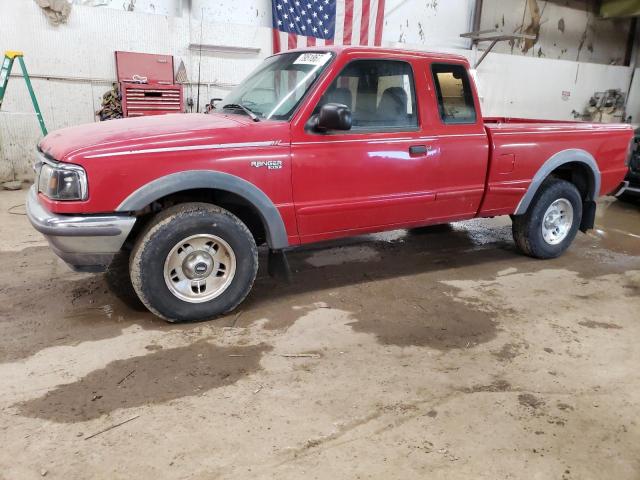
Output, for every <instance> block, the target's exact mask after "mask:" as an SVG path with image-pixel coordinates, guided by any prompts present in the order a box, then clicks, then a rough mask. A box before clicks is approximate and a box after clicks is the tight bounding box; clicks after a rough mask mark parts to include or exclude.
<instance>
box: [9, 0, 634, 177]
mask: <svg viewBox="0 0 640 480" xmlns="http://www.w3.org/2000/svg"><path fill="white" fill-rule="evenodd" d="M77 1H84V0H77ZM88 1H97V2H100V1H102V0H88ZM109 1H110V2H111V4H110V6H109V5H107V6H101V7H89V6H82V5H79V4H75V5H74V7H73V10H72V12H71V15H70V17H69V20H68V23H67V24H63V25H60V26H57V27H53V26H51V25H49V24H48V22H47V21H46V19H45V17H44V15H43V14H42V12H41V11H40V9H39V8H38V7H37V6H36V4H35V2H33V1H32V0H20V1H15V2H14V1H11V2H9V1H7V0H0V19H2V20H1V22H2V28H0V49H18V50H23V51H24V52H25V60H26V62H27V66H28V68H29V71H30V73H31V74H32V75H35V76H36V77H37V76H49V77H64V78H62V79H60V78H57V79H51V78H50V79H42V78H35V79H34V80H33V84H34V88H35V90H36V93H37V95H38V99H39V101H40V105H41V108H42V111H43V115H44V118H45V121H46V123H47V127H48V128H49V129H50V130H54V129H57V128H61V127H65V126H69V125H76V124H79V123H84V122H91V121H94V119H95V117H94V112H95V111H96V110H98V108H99V107H100V99H101V96H102V94H103V93H104V92H105V91H107V90H108V89H109V88H110V82H112V81H114V80H115V61H114V56H113V52H114V50H130V51H140V52H148V53H163V54H172V55H174V57H175V62H176V65H177V64H178V63H179V62H180V60H183V61H184V63H185V65H186V69H187V74H188V77H189V80H190V81H191V82H195V81H196V80H197V67H198V60H199V53H198V52H197V51H193V50H190V49H189V45H190V44H197V43H204V44H214V45H231V46H241V47H252V48H258V49H260V51H259V53H258V54H220V53H217V54H216V53H211V52H206V51H205V52H203V55H202V65H201V83H202V86H201V103H202V104H204V103H205V102H206V101H207V99H209V98H211V97H216V96H224V95H225V94H226V93H227V92H228V91H229V89H230V88H231V87H232V86H233V85H234V84H237V83H238V82H239V81H240V80H241V79H242V78H243V77H244V76H246V75H247V74H248V73H249V71H250V70H251V69H253V68H254V67H255V65H256V64H257V63H258V62H260V61H261V60H262V59H263V58H264V57H265V56H267V55H269V54H270V53H271V31H270V28H269V26H270V21H271V20H270V11H269V8H270V7H269V0H234V1H233V2H230V1H229V0H215V1H213V0H191V5H192V9H191V14H189V10H188V9H186V10H185V5H186V4H187V0H151V1H150V2H145V1H143V0H137V1H136V7H135V9H134V11H133V12H128V11H125V10H123V8H122V5H123V1H122V0H119V1H116V0H109ZM128 1H129V0H126V1H125V3H128ZM485 1H489V0H485ZM509 1H510V2H511V1H513V2H516V3H518V2H519V1H520V0H509ZM151 3H153V4H154V9H151V7H150V4H151ZM229 5H232V6H233V8H231V7H229ZM547 8H549V7H547ZM151 10H153V11H151ZM472 10H473V0H447V1H446V2H444V1H442V0H440V1H435V0H425V1H424V2H423V1H421V0H387V8H386V20H385V28H384V35H383V42H384V44H385V45H389V46H399V47H402V48H411V49H423V50H424V49H430V50H445V51H453V52H457V53H462V54H465V55H467V56H468V57H469V58H470V60H471V61H472V63H473V61H475V59H476V57H477V55H479V53H477V52H474V51H472V50H464V49H465V48H467V47H468V45H467V41H466V40H463V39H461V38H460V37H459V34H460V33H463V32H466V31H469V30H470V29H471V16H472ZM162 12H165V13H166V12H176V13H177V14H176V15H173V14H163V13H162ZM202 14H204V19H205V21H204V24H203V26H204V28H203V29H202V30H203V38H202V42H200V17H201V16H202ZM233 22H237V23H233ZM421 32H422V33H421ZM581 58H582V57H581ZM584 60H586V59H584ZM14 72H15V70H14ZM637 77H638V78H637V79H636V84H635V85H634V92H640V72H639V74H638V76H637ZM629 79H630V69H629V68H627V67H616V66H608V65H602V64H600V65H599V64H594V63H584V62H581V63H577V62H575V61H569V60H554V59H551V58H550V57H549V56H547V57H546V58H545V57H543V58H537V57H530V56H526V57H524V56H520V55H510V54H508V53H492V54H490V55H489V56H488V57H487V59H486V60H485V61H484V63H483V64H482V65H481V66H480V68H479V70H478V80H479V84H480V93H481V97H482V104H483V110H484V113H485V115H496V116H522V117H530V118H535V117H538V118H550V119H558V120H560V119H571V118H572V116H571V111H572V110H574V109H575V110H578V111H581V110H582V109H583V108H584V107H585V106H586V104H587V101H588V100H589V97H590V96H591V95H592V94H593V93H594V92H595V91H601V90H605V89H607V88H622V89H623V90H626V88H627V87H628V82H629ZM563 91H568V92H570V97H569V100H567V101H564V100H562V92H563ZM185 96H186V97H192V98H195V96H196V91H195V86H193V85H192V86H189V87H187V88H186V90H185ZM629 107H630V108H629V114H631V115H633V116H634V118H635V119H637V120H640V95H636V96H635V97H634V98H632V101H631V102H630V105H629ZM2 110H3V111H2V112H0V180H6V179H9V178H12V177H13V176H14V175H17V176H18V177H19V178H29V177H30V176H31V163H32V159H33V148H34V145H35V144H36V142H37V140H38V138H39V136H40V131H39V128H38V124H37V121H36V119H35V117H34V116H33V115H32V114H30V115H22V114H20V115H18V114H10V113H6V111H10V112H31V111H32V107H31V104H30V101H29V97H28V94H27V92H26V88H25V86H24V82H23V81H22V79H20V78H12V79H11V81H10V85H9V89H8V94H7V96H6V99H5V103H4V104H3V108H2Z"/></svg>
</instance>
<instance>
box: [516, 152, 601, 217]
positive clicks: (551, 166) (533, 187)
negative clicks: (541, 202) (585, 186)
mask: <svg viewBox="0 0 640 480" xmlns="http://www.w3.org/2000/svg"><path fill="white" fill-rule="evenodd" d="M566 163H582V164H584V165H586V166H587V167H588V169H589V171H590V172H591V182H590V191H589V193H588V195H587V198H586V200H587V201H589V202H594V201H595V200H596V198H598V196H599V195H600V181H601V180H600V170H599V169H598V164H597V163H596V161H595V159H594V158H593V156H592V155H591V154H590V153H589V152H587V151H585V150H580V149H568V150H562V151H561V152H558V153H556V154H555V155H553V156H551V157H550V158H549V159H548V160H547V161H546V162H544V163H543V164H542V166H541V167H540V169H539V170H538V171H537V172H536V174H535V175H534V177H533V180H532V181H531V184H530V185H529V188H528V189H527V191H526V193H525V194H524V196H523V197H522V199H521V200H520V203H519V204H518V207H517V208H516V211H515V213H514V214H515V215H523V214H524V213H526V211H527V209H528V208H529V205H530V204H531V200H533V197H534V196H535V194H536V192H537V191H538V189H539V188H540V185H542V182H544V181H545V179H546V178H547V177H548V176H549V174H551V172H553V171H554V170H555V169H556V168H558V167H560V166H562V165H564V164H566Z"/></svg>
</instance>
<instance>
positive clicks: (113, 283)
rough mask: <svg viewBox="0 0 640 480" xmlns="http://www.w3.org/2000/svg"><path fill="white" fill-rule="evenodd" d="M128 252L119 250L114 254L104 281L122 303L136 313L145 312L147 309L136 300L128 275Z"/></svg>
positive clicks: (138, 299) (136, 296)
mask: <svg viewBox="0 0 640 480" xmlns="http://www.w3.org/2000/svg"><path fill="white" fill-rule="evenodd" d="M130 253H131V252H129V250H125V249H123V250H120V251H119V252H118V253H116V255H115V257H113V260H112V261H111V264H110V265H109V267H108V268H107V271H106V272H105V273H104V279H105V281H106V283H107V286H108V287H109V290H110V291H111V293H113V294H114V295H115V296H116V297H117V298H118V299H119V300H120V301H121V302H122V303H124V304H125V305H127V306H128V307H129V308H132V309H133V310H137V311H145V310H146V309H147V308H146V307H145V306H144V304H143V303H142V302H141V301H140V298H138V294H137V293H136V291H135V289H134V288H133V284H132V283H131V275H130V274H129V256H130Z"/></svg>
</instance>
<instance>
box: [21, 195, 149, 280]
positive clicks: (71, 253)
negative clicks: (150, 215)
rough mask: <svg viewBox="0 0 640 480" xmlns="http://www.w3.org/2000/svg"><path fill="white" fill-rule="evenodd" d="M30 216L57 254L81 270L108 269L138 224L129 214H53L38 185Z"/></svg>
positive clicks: (30, 203) (29, 199)
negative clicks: (46, 204) (46, 206)
mask: <svg viewBox="0 0 640 480" xmlns="http://www.w3.org/2000/svg"><path fill="white" fill-rule="evenodd" d="M27 217H28V218H29V221H30V222H31V225H33V227H34V228H35V229H36V230H38V231H39V232H40V233H42V234H43V235H44V236H45V238H46V239H47V241H48V242H49V245H50V246H51V249H52V250H53V251H54V252H55V253H56V255H58V256H59V257H60V258H61V259H62V260H64V261H65V262H66V263H67V264H68V265H69V266H70V267H71V268H73V269H74V270H76V271H80V272H102V271H104V270H106V268H107V267H108V266H109V264H110V263H111V260H112V259H113V257H114V255H115V254H116V253H118V251H119V250H120V248H122V245H123V244H124V242H125V240H126V239H127V236H128V235H129V233H130V232H131V229H132V228H133V225H134V224H135V223H136V218H135V217H131V216H128V215H82V216H71V215H57V214H55V213H51V212H50V211H48V210H47V209H46V208H45V207H43V206H42V204H41V203H40V201H39V199H38V192H37V190H36V187H35V185H34V186H32V187H31V189H30V190H29V194H28V197H27Z"/></svg>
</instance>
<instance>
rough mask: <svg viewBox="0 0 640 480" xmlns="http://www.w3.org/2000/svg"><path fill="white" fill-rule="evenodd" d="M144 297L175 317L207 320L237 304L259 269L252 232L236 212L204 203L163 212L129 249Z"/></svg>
mask: <svg viewBox="0 0 640 480" xmlns="http://www.w3.org/2000/svg"><path fill="white" fill-rule="evenodd" d="M130 271H131V280H132V283H133V287H134V288H135V291H136V292H137V294H138V296H139V297H140V300H141V301H142V303H144V305H145V306H146V307H147V308H148V309H149V310H151V311H152V312H153V313H154V314H156V315H157V316H159V317H162V318H164V319H166V320H168V321H171V322H177V321H190V320H205V319H210V318H213V317H216V316H218V315H221V314H223V313H226V312H229V311H231V310H233V309H234V308H236V307H237V306H238V305H239V304H240V302H242V300H244V298H245V297H246V296H247V295H248V293H249V291H250V290H251V287H252V285H253V282H254V280H255V277H256V274H257V271H258V250H257V247H256V244H255V241H254V239H253V236H252V235H251V232H250V231H249V229H248V228H247V227H246V225H245V224H244V223H242V222H241V221H240V220H239V219H238V218H237V217H236V216H235V215H233V214H231V213H230V212H228V211H227V210H224V209H222V208H219V207H216V206H214V205H210V204H206V203H186V204H181V205H177V206H175V207H171V208H169V209H167V210H166V211H164V212H162V213H160V214H159V215H158V216H157V217H156V218H155V219H154V220H153V221H152V222H151V223H150V225H149V226H148V227H147V229H146V230H145V231H144V232H143V233H142V234H141V235H140V238H138V241H137V242H136V245H135V247H134V249H133V252H132V253H131V263H130Z"/></svg>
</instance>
